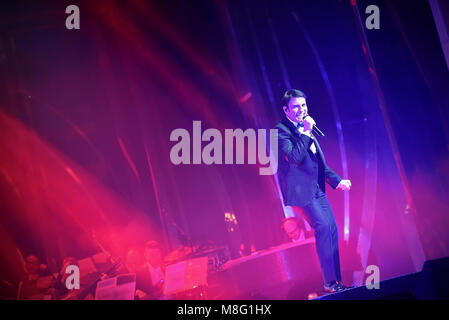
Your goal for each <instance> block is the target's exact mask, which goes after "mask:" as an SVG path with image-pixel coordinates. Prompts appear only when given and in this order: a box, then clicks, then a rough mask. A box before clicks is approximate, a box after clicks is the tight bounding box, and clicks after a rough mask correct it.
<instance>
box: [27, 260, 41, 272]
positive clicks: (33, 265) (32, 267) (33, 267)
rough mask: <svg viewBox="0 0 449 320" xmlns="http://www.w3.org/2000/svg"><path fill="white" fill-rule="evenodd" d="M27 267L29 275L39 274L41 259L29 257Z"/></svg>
mask: <svg viewBox="0 0 449 320" xmlns="http://www.w3.org/2000/svg"><path fill="white" fill-rule="evenodd" d="M25 267H26V271H27V272H28V274H37V273H38V272H39V259H38V258H37V257H36V256H28V257H27V258H26V265H25Z"/></svg>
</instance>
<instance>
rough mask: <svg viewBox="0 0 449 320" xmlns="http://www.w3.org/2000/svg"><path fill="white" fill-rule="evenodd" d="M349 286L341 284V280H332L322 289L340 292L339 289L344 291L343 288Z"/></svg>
mask: <svg viewBox="0 0 449 320" xmlns="http://www.w3.org/2000/svg"><path fill="white" fill-rule="evenodd" d="M351 288H352V287H347V286H345V285H344V284H342V283H341V282H333V283H331V284H329V285H325V286H324V291H325V292H329V293H335V292H340V291H344V290H347V289H351Z"/></svg>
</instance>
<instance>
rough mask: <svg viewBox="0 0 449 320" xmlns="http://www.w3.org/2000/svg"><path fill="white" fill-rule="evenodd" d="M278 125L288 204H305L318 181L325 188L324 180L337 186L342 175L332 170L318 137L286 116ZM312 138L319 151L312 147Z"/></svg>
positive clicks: (281, 175)
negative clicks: (307, 134) (312, 136)
mask: <svg viewBox="0 0 449 320" xmlns="http://www.w3.org/2000/svg"><path fill="white" fill-rule="evenodd" d="M275 129H278V143H279V148H278V158H279V159H278V179H279V184H280V188H281V192H282V196H283V198H284V204H285V205H287V206H297V207H303V206H306V205H307V204H308V203H310V201H311V200H312V198H313V196H314V195H315V192H316V190H317V184H318V185H319V186H320V188H321V190H323V192H325V191H326V189H325V188H326V187H325V185H326V184H325V182H327V183H328V184H329V185H330V186H331V187H332V188H334V189H335V188H337V186H338V184H339V183H340V181H341V178H340V176H339V175H338V174H336V173H335V172H334V171H333V170H331V169H330V168H329V167H328V166H327V165H326V161H325V159H324V154H323V151H322V150H321V148H320V145H319V144H318V141H317V140H316V139H315V138H309V137H308V136H306V135H304V134H300V133H299V132H298V129H297V128H295V126H294V124H293V123H292V122H290V121H289V120H288V119H287V118H284V119H283V120H282V121H281V122H279V123H278V124H277V125H276V127H275ZM312 142H314V143H315V146H316V150H317V152H316V154H313V152H312V151H310V145H311V144H312Z"/></svg>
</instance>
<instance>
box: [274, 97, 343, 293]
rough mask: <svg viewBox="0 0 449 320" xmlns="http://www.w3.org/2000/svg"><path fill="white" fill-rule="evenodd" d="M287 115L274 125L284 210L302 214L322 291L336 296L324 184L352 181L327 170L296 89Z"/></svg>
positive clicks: (334, 242)
mask: <svg viewBox="0 0 449 320" xmlns="http://www.w3.org/2000/svg"><path fill="white" fill-rule="evenodd" d="M281 106H282V109H283V110H284V113H285V115H286V118H284V119H283V120H282V121H281V122H279V123H278V124H277V125H276V127H275V128H276V129H278V140H279V169H278V178H279V184H280V188H281V192H282V196H283V198H284V204H285V205H286V206H292V207H293V209H294V210H295V211H299V212H301V213H302V214H303V215H304V217H305V218H306V219H307V221H308V222H309V224H310V225H311V226H312V228H313V229H314V231H315V241H316V243H315V244H316V250H317V253H318V259H319V261H320V265H321V272H322V274H323V278H324V290H325V291H327V292H337V291H341V290H345V289H347V288H348V287H346V286H344V285H343V284H342V283H341V274H340V257H339V253H338V232H337V225H336V223H335V218H334V214H333V212H332V209H331V206H330V204H329V201H328V200H327V198H326V195H325V182H327V183H328V184H329V185H330V186H331V187H332V188H334V189H342V190H349V189H350V188H351V181H349V180H344V179H341V178H340V176H339V175H338V174H336V173H335V172H334V171H333V170H331V169H330V168H328V167H327V165H326V162H325V160H324V155H323V151H322V150H321V148H320V145H319V144H318V141H317V140H316V139H315V137H314V136H313V134H312V129H313V125H314V124H315V121H314V120H313V118H312V117H311V116H309V115H308V110H307V103H306V95H305V94H304V93H303V92H301V91H299V90H296V89H290V90H288V91H287V92H285V94H284V97H283V98H282V104H281Z"/></svg>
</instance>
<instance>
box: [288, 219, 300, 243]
mask: <svg viewBox="0 0 449 320" xmlns="http://www.w3.org/2000/svg"><path fill="white" fill-rule="evenodd" d="M284 230H285V233H286V234H287V236H288V237H289V238H290V239H291V240H298V239H299V236H300V235H301V232H300V230H299V227H298V224H297V223H296V221H295V220H288V221H285V223H284Z"/></svg>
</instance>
